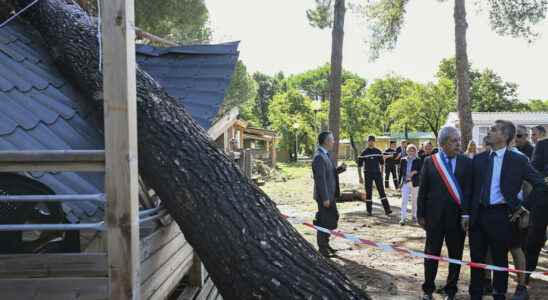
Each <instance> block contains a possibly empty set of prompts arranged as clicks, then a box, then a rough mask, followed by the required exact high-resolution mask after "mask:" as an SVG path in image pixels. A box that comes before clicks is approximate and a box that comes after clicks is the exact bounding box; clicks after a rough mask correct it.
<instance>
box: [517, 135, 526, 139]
mask: <svg viewBox="0 0 548 300" xmlns="http://www.w3.org/2000/svg"><path fill="white" fill-rule="evenodd" d="M516 137H518V138H520V139H521V138H522V137H524V135H523V134H516Z"/></svg>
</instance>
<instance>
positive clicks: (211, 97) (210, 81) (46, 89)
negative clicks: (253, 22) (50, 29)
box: [0, 23, 238, 223]
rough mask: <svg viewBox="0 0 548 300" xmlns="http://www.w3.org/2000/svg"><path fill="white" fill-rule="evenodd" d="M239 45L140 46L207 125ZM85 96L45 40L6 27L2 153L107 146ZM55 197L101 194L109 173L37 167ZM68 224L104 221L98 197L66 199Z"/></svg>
mask: <svg viewBox="0 0 548 300" xmlns="http://www.w3.org/2000/svg"><path fill="white" fill-rule="evenodd" d="M237 46H238V44H237V43H229V44H222V45H213V46H211V45H197V46H184V47H175V48H167V49H162V48H155V47H150V46H139V47H138V50H137V52H138V61H139V62H140V65H141V67H142V68H144V69H145V71H147V72H149V74H150V75H151V76H153V77H154V78H155V79H156V80H157V81H158V82H159V83H160V84H162V85H163V86H164V88H165V89H166V91H167V92H168V93H169V94H170V95H172V96H173V97H175V98H177V99H178V100H179V101H180V103H181V104H182V105H183V106H185V107H186V108H187V110H188V111H189V112H190V114H191V115H192V116H193V118H194V119H195V120H196V121H197V122H198V123H199V124H201V125H202V126H203V127H205V128H208V127H209V126H210V125H211V121H212V120H213V118H214V117H215V115H216V114H217V111H218V110H219V106H220V104H221V103H222V101H223V99H224V94H225V91H226V88H227V86H228V83H229V81H230V76H231V74H232V72H233V71H234V67H235V63H236V61H237V58H238V51H237ZM81 100H82V97H81V95H80V94H79V92H78V91H77V90H76V89H74V88H73V87H72V86H71V85H70V84H69V83H68V82H67V81H66V80H65V79H64V78H63V76H62V75H61V74H60V73H59V71H58V70H57V68H56V67H55V66H54V64H53V63H52V60H51V58H50V57H49V55H48V54H47V50H46V49H45V47H44V45H43V43H42V42H41V39H40V37H39V36H38V35H37V34H36V33H35V32H34V31H33V30H32V29H30V28H28V27H25V26H22V25H21V24H17V23H10V24H9V25H8V26H6V27H4V28H1V29H0V150H38V149H44V150H45V149H48V150H53V149H80V150H93V149H104V141H103V140H104V138H103V134H102V132H101V131H100V130H99V129H98V128H97V126H95V125H94V123H93V122H92V121H91V120H90V119H89V118H88V116H87V115H86V113H85V112H84V111H83V110H81V109H79V104H78V103H79V102H80V101H81ZM30 175H31V176H33V177H34V178H36V179H37V180H39V181H41V182H42V183H44V184H46V185H47V186H49V187H50V188H52V189H53V190H54V191H55V192H56V193H57V194H81V193H86V194H87V193H100V192H102V191H103V190H104V175H103V173H75V172H32V173H30ZM63 209H64V211H65V214H66V217H67V219H68V220H69V221H70V222H73V223H77V222H98V221H101V220H102V218H103V214H104V207H103V205H102V204H99V203H96V202H86V203H80V202H79V203H64V204H63Z"/></svg>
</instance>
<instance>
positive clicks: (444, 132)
mask: <svg viewBox="0 0 548 300" xmlns="http://www.w3.org/2000/svg"><path fill="white" fill-rule="evenodd" d="M438 144H439V145H440V146H441V149H440V150H441V151H439V152H438V153H436V154H433V155H431V156H429V157H426V158H425V160H424V162H423V164H422V170H421V175H420V187H419V197H418V203H417V204H418V211H417V217H418V222H419V224H420V225H421V227H422V228H424V229H425V230H426V245H425V249H424V252H425V253H426V254H431V255H436V256H439V255H440V253H441V248H442V246H443V241H444V240H445V245H446V246H447V250H448V252H449V257H450V258H453V259H459V260H460V259H462V252H463V249H464V237H465V232H464V231H463V229H462V227H461V215H462V212H463V209H462V203H464V202H465V201H469V200H468V199H470V198H471V179H472V176H471V175H472V174H471V160H470V159H469V158H467V157H466V156H464V155H459V154H458V153H459V151H460V135H459V131H458V130H457V129H456V128H455V127H451V126H446V127H443V128H442V129H441V130H440V132H439V134H438ZM437 270H438V262H437V261H436V260H431V259H425V260H424V284H423V285H422V289H423V291H424V296H423V299H425V300H430V299H432V293H433V292H434V290H435V288H436V287H435V284H434V281H435V279H436V273H437ZM459 272H460V265H457V264H450V265H449V275H448V276H447V282H446V285H445V293H446V294H447V297H446V299H455V294H456V293H457V282H458V279H459Z"/></svg>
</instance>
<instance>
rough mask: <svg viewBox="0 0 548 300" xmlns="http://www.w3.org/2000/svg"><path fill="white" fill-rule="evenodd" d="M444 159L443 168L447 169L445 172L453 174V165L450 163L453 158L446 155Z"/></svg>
mask: <svg viewBox="0 0 548 300" xmlns="http://www.w3.org/2000/svg"><path fill="white" fill-rule="evenodd" d="M443 157H444V158H445V159H444V160H443V161H444V162H445V167H447V170H448V171H449V172H450V173H451V174H453V173H454V172H453V164H452V163H451V162H452V160H453V157H448V156H447V155H444V156H443Z"/></svg>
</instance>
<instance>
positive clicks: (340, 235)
mask: <svg viewBox="0 0 548 300" xmlns="http://www.w3.org/2000/svg"><path fill="white" fill-rule="evenodd" d="M282 216H284V218H286V219H288V220H289V221H290V222H291V223H293V224H302V225H304V226H307V227H310V228H312V229H314V230H317V231H321V232H323V233H327V234H330V235H333V236H335V237H338V238H342V239H345V240H348V241H351V242H353V243H355V244H361V245H367V246H370V247H374V248H378V249H381V250H383V251H384V252H395V253H398V254H401V255H407V256H411V257H418V258H427V259H432V260H437V261H441V262H446V263H450V264H456V265H461V266H468V267H470V268H475V269H485V270H492V271H500V272H509V273H524V274H541V275H546V276H548V272H538V271H525V270H517V269H514V268H505V267H499V266H494V265H488V264H483V263H477V262H468V261H463V260H458V259H452V258H448V257H444V256H436V255H430V254H426V253H422V252H418V251H413V250H409V249H406V248H403V247H399V246H393V245H390V244H385V243H377V242H375V241H371V240H367V239H363V238H360V237H359V236H356V235H354V234H348V233H344V232H342V231H340V230H329V229H327V228H323V227H320V226H317V225H314V224H312V223H309V222H306V221H304V220H302V219H300V218H297V217H290V216H286V215H283V214H282Z"/></svg>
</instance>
